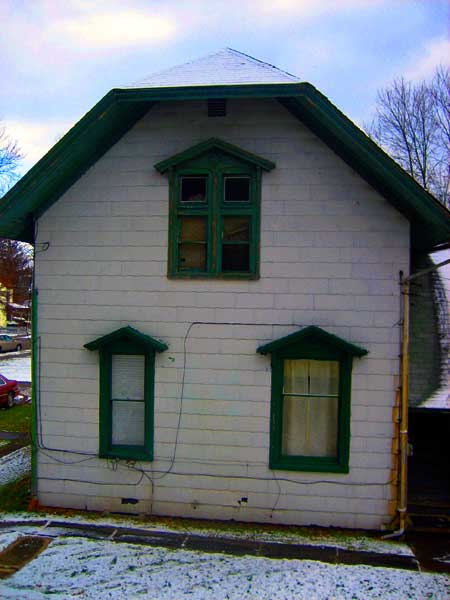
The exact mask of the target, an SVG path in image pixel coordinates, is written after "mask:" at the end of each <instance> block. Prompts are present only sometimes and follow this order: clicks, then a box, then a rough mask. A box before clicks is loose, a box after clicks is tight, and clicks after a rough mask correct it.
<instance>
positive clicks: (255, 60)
mask: <svg viewBox="0 0 450 600" xmlns="http://www.w3.org/2000/svg"><path fill="white" fill-rule="evenodd" d="M224 49H225V50H231V51H232V52H235V53H236V54H239V55H241V56H245V57H246V58H250V59H251V60H253V61H254V62H256V63H259V64H261V65H264V66H265V67H270V68H271V69H275V71H280V73H284V74H285V75H289V77H294V78H295V79H297V80H298V81H301V80H300V77H297V75H294V74H293V73H289V71H285V70H284V69H280V67H277V66H276V65H273V64H272V63H268V62H266V61H265V60H261V59H260V58H255V57H254V56H252V55H251V54H247V53H246V52H242V51H241V50H236V49H235V48H230V46H226V47H225V48H224Z"/></svg>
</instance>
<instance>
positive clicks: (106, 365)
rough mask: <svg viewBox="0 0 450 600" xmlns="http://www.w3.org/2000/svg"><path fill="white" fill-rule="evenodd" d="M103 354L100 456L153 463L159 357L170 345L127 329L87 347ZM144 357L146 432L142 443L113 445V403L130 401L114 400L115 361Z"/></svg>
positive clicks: (100, 381)
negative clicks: (157, 362)
mask: <svg viewBox="0 0 450 600" xmlns="http://www.w3.org/2000/svg"><path fill="white" fill-rule="evenodd" d="M84 347H85V348H87V349H88V350H98V351H99V370H100V376H99V383H100V388H99V456H100V458H121V459H125V460H145V461H151V460H153V439H154V383H155V354H156V352H163V351H164V350H166V349H167V345H166V344H164V343H163V342H160V341H158V340H156V339H154V338H152V337H151V336H147V335H145V334H143V333H141V332H139V331H137V330H136V329H133V328H132V327H123V328H121V329H119V330H117V331H115V332H113V333H111V334H108V335H106V336H103V337H101V338H98V339H96V340H93V341H92V342H89V343H88V344H85V346H84ZM123 355H125V356H142V357H144V382H143V383H144V385H143V387H144V393H143V399H142V400H139V402H141V401H142V402H143V403H144V433H143V443H142V444H118V443H114V442H113V402H116V401H121V402H126V401H127V400H128V399H126V398H116V399H114V398H113V393H112V391H113V372H112V371H113V360H114V357H115V356H123Z"/></svg>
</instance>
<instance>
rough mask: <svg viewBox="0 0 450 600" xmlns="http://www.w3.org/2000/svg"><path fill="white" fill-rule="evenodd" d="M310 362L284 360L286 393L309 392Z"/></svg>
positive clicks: (284, 389)
mask: <svg viewBox="0 0 450 600" xmlns="http://www.w3.org/2000/svg"><path fill="white" fill-rule="evenodd" d="M308 362H309V361H307V360H285V361H284V388H283V391H284V393H285V394H308V393H309V392H308Z"/></svg>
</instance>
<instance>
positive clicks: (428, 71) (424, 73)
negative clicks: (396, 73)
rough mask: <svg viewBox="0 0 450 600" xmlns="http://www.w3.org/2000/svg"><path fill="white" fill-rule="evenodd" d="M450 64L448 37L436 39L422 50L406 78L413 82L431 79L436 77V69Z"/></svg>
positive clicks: (449, 42)
mask: <svg viewBox="0 0 450 600" xmlns="http://www.w3.org/2000/svg"><path fill="white" fill-rule="evenodd" d="M449 63H450V40H449V39H447V38H446V37H445V38H444V37H439V38H434V39H432V40H430V41H429V42H428V44H427V45H426V47H425V49H424V50H421V52H420V54H418V55H417V56H416V58H415V60H414V64H412V65H411V66H410V67H409V69H407V71H406V73H405V75H404V77H405V79H411V80H423V79H429V78H430V77H432V76H433V75H434V72H435V71H436V67H438V66H439V65H441V64H442V65H448V64H449Z"/></svg>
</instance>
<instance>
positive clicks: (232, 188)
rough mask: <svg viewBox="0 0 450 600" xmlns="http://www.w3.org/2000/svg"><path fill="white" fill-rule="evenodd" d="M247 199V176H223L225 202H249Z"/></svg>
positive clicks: (248, 184)
mask: <svg viewBox="0 0 450 600" xmlns="http://www.w3.org/2000/svg"><path fill="white" fill-rule="evenodd" d="M249 200H250V178H249V177H225V202H249Z"/></svg>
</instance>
